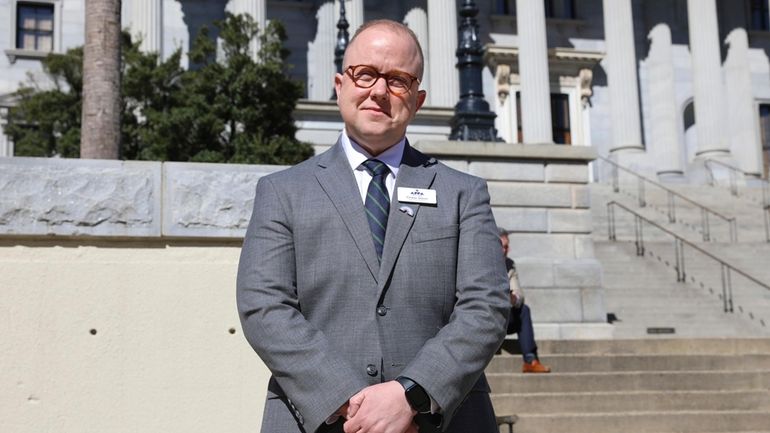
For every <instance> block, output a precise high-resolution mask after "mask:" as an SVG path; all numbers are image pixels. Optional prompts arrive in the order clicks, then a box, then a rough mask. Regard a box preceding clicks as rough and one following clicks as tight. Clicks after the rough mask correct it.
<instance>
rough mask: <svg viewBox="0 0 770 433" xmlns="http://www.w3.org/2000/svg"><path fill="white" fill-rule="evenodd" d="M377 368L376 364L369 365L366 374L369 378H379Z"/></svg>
mask: <svg viewBox="0 0 770 433" xmlns="http://www.w3.org/2000/svg"><path fill="white" fill-rule="evenodd" d="M377 373H378V372H377V367H375V366H374V364H369V365H367V366H366V374H368V375H369V376H377Z"/></svg>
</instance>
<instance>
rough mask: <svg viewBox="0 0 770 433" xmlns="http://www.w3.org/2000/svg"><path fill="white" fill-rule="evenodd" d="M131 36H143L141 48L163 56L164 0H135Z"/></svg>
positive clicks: (131, 17)
mask: <svg viewBox="0 0 770 433" xmlns="http://www.w3.org/2000/svg"><path fill="white" fill-rule="evenodd" d="M130 14H131V16H130V18H129V22H130V27H131V36H133V37H134V38H141V39H142V44H141V45H140V46H139V48H140V49H141V50H142V51H144V52H145V53H150V52H156V53H158V54H160V55H161V58H162V57H163V29H162V23H163V0H133V1H132V2H131V10H130Z"/></svg>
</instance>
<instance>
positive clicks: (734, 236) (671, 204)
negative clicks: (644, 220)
mask: <svg viewBox="0 0 770 433" xmlns="http://www.w3.org/2000/svg"><path fill="white" fill-rule="evenodd" d="M599 159H601V160H602V161H605V162H608V163H610V164H611V165H612V166H613V171H612V190H613V191H615V192H619V191H620V183H619V180H618V178H619V176H618V170H623V171H625V172H626V173H628V174H631V175H632V176H635V177H636V178H637V182H638V184H637V199H638V201H639V207H645V206H647V201H646V200H645V196H644V195H645V188H644V183H645V182H647V183H649V184H651V185H653V186H656V187H658V188H660V189H662V190H663V191H666V193H667V194H668V195H667V197H668V222H670V223H675V222H676V201H675V200H674V199H675V198H679V199H680V200H683V201H686V202H687V203H690V204H692V205H694V206H696V207H697V208H699V209H700V211H701V233H702V235H703V241H704V242H709V241H710V240H711V230H710V224H709V214H712V215H714V216H716V217H717V218H720V219H722V220H724V221H725V222H727V224H728V226H729V227H730V242H732V243H736V242H738V231H737V227H736V222H735V217H728V216H725V215H722V214H721V213H719V212H717V211H716V210H714V209H712V208H710V207H708V206H705V205H703V204H700V203H698V202H696V201H695V200H693V199H691V198H689V197H686V196H684V195H682V194H681V193H679V192H676V191H674V190H672V189H671V188H668V187H666V186H664V185H661V184H660V183H658V182H655V181H654V180H652V179H648V178H646V177H644V176H642V175H641V174H639V173H636V172H634V171H633V170H630V169H628V168H626V167H623V166H622V165H620V164H618V163H617V162H615V161H612V160H610V159H608V158H605V157H603V156H599ZM769 215H770V214H769ZM768 224H770V222H769V223H768Z"/></svg>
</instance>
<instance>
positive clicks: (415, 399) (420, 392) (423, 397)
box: [406, 384, 430, 412]
mask: <svg viewBox="0 0 770 433" xmlns="http://www.w3.org/2000/svg"><path fill="white" fill-rule="evenodd" d="M406 399H407V400H408V401H409V404H410V405H411V406H412V408H413V409H414V410H416V411H417V412H428V411H430V397H428V393H427V392H425V390H424V389H423V388H422V387H421V386H420V385H417V384H415V385H414V386H412V387H411V388H409V390H407V391H406Z"/></svg>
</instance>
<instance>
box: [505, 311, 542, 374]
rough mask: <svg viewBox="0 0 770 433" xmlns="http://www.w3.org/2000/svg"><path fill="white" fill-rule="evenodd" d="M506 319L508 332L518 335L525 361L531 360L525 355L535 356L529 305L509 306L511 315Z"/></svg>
mask: <svg viewBox="0 0 770 433" xmlns="http://www.w3.org/2000/svg"><path fill="white" fill-rule="evenodd" d="M508 320H509V322H508V333H509V334H517V335H518V337H519V347H521V354H522V355H523V356H524V357H525V361H528V362H531V361H532V360H531V359H526V357H527V355H529V356H532V355H534V356H535V357H537V345H536V344H535V331H534V330H533V329H532V316H531V315H530V312H529V306H528V305H527V304H522V305H521V307H519V308H516V307H511V317H510V319H508Z"/></svg>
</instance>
